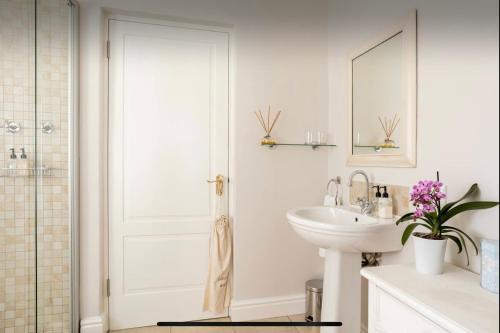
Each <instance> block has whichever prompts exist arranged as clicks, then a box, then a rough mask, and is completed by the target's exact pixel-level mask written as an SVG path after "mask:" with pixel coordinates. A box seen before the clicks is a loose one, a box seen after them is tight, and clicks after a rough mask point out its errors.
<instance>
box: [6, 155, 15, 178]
mask: <svg viewBox="0 0 500 333" xmlns="http://www.w3.org/2000/svg"><path fill="white" fill-rule="evenodd" d="M9 150H10V159H9V164H7V168H8V169H9V170H8V175H9V176H15V175H16V169H17V155H16V150H15V149H14V148H10V149H9Z"/></svg>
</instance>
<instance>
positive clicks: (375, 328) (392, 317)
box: [369, 285, 448, 333]
mask: <svg viewBox="0 0 500 333" xmlns="http://www.w3.org/2000/svg"><path fill="white" fill-rule="evenodd" d="M370 289H371V290H370V298H371V299H370V312H371V313H370V323H369V326H370V333H401V332H405V333H446V332H448V331H447V330H445V329H443V328H441V327H440V326H438V325H437V324H435V323H434V322H432V321H430V320H429V319H427V318H425V317H424V316H422V315H421V314H420V313H418V312H416V311H415V310H413V309H412V308H410V307H408V306H407V305H405V304H404V303H401V302H400V301H399V300H397V299H396V298H394V297H393V296H391V295H390V294H388V293H387V292H385V291H384V290H383V289H380V288H379V287H377V286H375V285H371V286H370Z"/></svg>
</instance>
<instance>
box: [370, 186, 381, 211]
mask: <svg viewBox="0 0 500 333" xmlns="http://www.w3.org/2000/svg"><path fill="white" fill-rule="evenodd" d="M372 188H375V189H377V192H376V193H375V199H373V215H374V216H378V204H379V200H380V198H382V193H380V185H375V186H372Z"/></svg>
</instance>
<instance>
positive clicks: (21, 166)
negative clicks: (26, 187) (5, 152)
mask: <svg viewBox="0 0 500 333" xmlns="http://www.w3.org/2000/svg"><path fill="white" fill-rule="evenodd" d="M17 168H18V170H19V172H20V174H21V175H22V176H29V171H30V170H29V162H28V155H26V151H25V150H24V148H21V155H20V156H19V162H18V163H17Z"/></svg>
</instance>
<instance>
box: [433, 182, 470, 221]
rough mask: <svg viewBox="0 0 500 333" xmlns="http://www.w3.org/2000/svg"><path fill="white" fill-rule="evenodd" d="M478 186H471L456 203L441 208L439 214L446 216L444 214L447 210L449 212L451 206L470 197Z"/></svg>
mask: <svg viewBox="0 0 500 333" xmlns="http://www.w3.org/2000/svg"><path fill="white" fill-rule="evenodd" d="M478 188H479V187H478V185H477V184H473V185H472V186H471V187H470V188H469V190H468V191H467V192H466V193H465V194H464V195H463V196H462V197H461V198H460V199H458V200H457V201H453V202H449V203H447V204H446V205H444V206H443V208H442V209H441V213H442V214H446V212H447V211H448V210H450V209H451V208H452V207H453V206H455V205H456V204H457V203H459V202H460V201H462V200H464V199H466V198H468V197H470V196H471V195H472V194H474V193H476V192H477V190H478Z"/></svg>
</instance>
